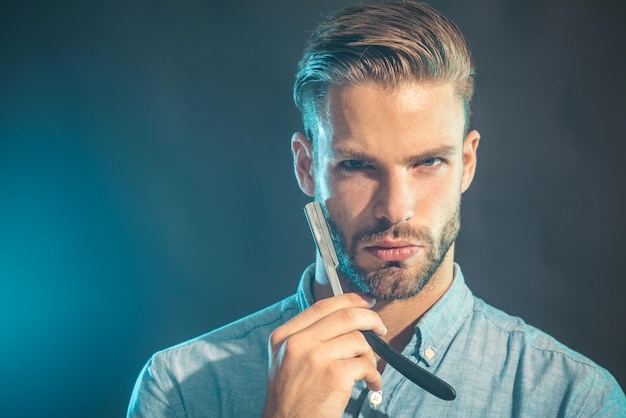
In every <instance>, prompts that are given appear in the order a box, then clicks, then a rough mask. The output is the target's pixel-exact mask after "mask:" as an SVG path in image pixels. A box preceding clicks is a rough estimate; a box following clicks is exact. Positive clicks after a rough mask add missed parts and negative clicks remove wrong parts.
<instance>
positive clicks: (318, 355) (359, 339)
mask: <svg viewBox="0 0 626 418" xmlns="http://www.w3.org/2000/svg"><path fill="white" fill-rule="evenodd" d="M359 356H365V357H368V358H369V359H370V361H371V363H372V365H373V366H376V356H375V354H374V351H373V350H372V348H371V347H370V345H369V344H368V343H367V340H366V339H365V337H364V336H363V334H362V333H361V332H359V331H353V332H350V333H348V334H342V335H340V336H338V337H336V338H333V339H332V340H329V341H326V342H324V343H323V344H318V345H317V346H315V347H314V348H313V349H312V350H311V353H310V358H311V361H312V362H315V363H318V364H325V363H329V362H331V361H334V360H348V359H351V358H355V357H359Z"/></svg>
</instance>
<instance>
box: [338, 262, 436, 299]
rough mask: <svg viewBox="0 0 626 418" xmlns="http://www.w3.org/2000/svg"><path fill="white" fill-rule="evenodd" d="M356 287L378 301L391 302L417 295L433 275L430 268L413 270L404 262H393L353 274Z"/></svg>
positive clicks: (352, 278) (352, 279)
mask: <svg viewBox="0 0 626 418" xmlns="http://www.w3.org/2000/svg"><path fill="white" fill-rule="evenodd" d="M351 276H352V277H350V279H351V281H352V283H353V284H354V285H355V287H356V288H357V289H358V290H359V291H361V292H363V293H365V294H367V295H369V296H372V297H375V298H376V300H378V301H385V302H390V301H394V300H402V299H408V298H411V297H413V296H416V295H417V294H419V293H420V292H421V290H422V289H423V288H424V286H426V284H427V283H428V282H429V281H430V278H431V277H432V273H431V272H430V270H427V271H423V270H421V271H411V270H410V269H408V268H407V267H406V266H402V263H398V262H391V263H387V264H385V265H384V266H382V267H380V268H378V269H376V270H374V271H371V272H361V273H359V274H356V275H351Z"/></svg>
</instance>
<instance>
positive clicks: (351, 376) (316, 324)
mask: <svg viewBox="0 0 626 418" xmlns="http://www.w3.org/2000/svg"><path fill="white" fill-rule="evenodd" d="M371 306H372V304H371V302H370V301H369V300H367V299H365V298H364V297H362V296H360V295H358V294H356V293H346V294H344V295H341V296H336V297H332V298H328V299H323V300H321V301H318V302H317V303H315V304H314V305H313V306H311V307H310V308H309V309H307V310H306V311H304V312H302V313H301V314H300V315H298V316H296V317H295V318H293V319H292V320H291V321H289V322H287V323H285V324H284V325H282V326H281V327H279V328H277V329H276V330H275V331H274V332H273V333H272V335H271V336H270V341H269V350H270V370H269V379H268V384H267V400H266V404H265V411H264V414H263V416H264V417H289V418H294V417H307V416H311V417H312V416H315V417H335V418H336V417H340V416H341V415H342V414H343V411H344V409H345V407H346V405H347V404H348V401H349V399H350V395H351V394H352V388H353V386H354V383H355V382H356V381H358V380H361V379H364V380H365V382H366V383H367V386H368V388H369V389H370V390H381V389H382V378H381V375H380V373H379V372H378V370H377V369H376V357H375V355H374V352H373V351H372V349H371V347H370V346H369V345H368V344H367V341H365V337H363V334H362V333H361V332H359V330H372V331H373V332H375V333H376V334H378V335H381V336H382V335H384V334H385V333H386V332H387V330H386V328H385V326H384V325H383V323H382V321H381V319H380V317H379V316H378V314H377V313H376V312H374V311H372V310H370V309H369V308H371Z"/></svg>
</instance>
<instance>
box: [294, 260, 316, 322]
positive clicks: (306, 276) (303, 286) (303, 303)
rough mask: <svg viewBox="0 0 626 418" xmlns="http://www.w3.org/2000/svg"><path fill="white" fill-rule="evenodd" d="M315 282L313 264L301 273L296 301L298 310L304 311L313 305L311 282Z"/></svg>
mask: <svg viewBox="0 0 626 418" xmlns="http://www.w3.org/2000/svg"><path fill="white" fill-rule="evenodd" d="M314 280H315V263H313V264H311V265H310V266H308V267H307V268H306V269H305V270H304V272H303V273H302V277H301V278H300V284H298V292H297V293H296V299H297V301H298V309H300V312H302V311H304V310H305V309H307V308H308V307H310V306H311V305H313V304H314V303H315V298H314V297H313V281H314Z"/></svg>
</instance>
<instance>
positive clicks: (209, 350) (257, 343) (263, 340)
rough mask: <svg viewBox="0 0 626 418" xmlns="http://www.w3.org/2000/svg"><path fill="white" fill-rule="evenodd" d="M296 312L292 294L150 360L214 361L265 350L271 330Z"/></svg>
mask: <svg viewBox="0 0 626 418" xmlns="http://www.w3.org/2000/svg"><path fill="white" fill-rule="evenodd" d="M297 313H298V306H297V303H296V302H295V297H294V296H291V297H289V298H287V299H284V300H282V301H280V302H278V303H276V304H274V305H272V306H269V307H267V308H265V309H263V310H260V311H258V312H255V313H253V314H251V315H248V316H246V317H244V318H241V319H238V320H237V321H234V322H232V323H230V324H227V325H225V326H223V327H220V328H218V329H215V330H213V331H210V332H208V333H206V334H203V335H200V336H199V337H196V338H193V339H191V340H188V341H185V342H183V343H181V344H178V345H175V346H173V347H170V348H167V349H165V350H162V351H159V352H157V353H156V354H155V355H154V356H153V358H152V360H153V362H156V363H158V364H160V365H162V366H165V367H168V368H171V367H182V366H183V365H186V366H188V365H189V364H193V363H203V364H208V363H212V364H214V363H215V362H217V361H225V360H228V358H231V357H237V356H238V355H241V354H243V353H244V352H245V354H246V357H247V358H250V357H253V356H254V354H261V353H265V352H266V350H267V348H266V345H267V339H268V337H269V335H270V334H271V332H272V331H273V330H274V329H275V328H276V327H278V326H280V325H281V324H283V323H285V322H287V321H288V320H289V319H291V318H292V317H294V316H295V315H296V314H297Z"/></svg>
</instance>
